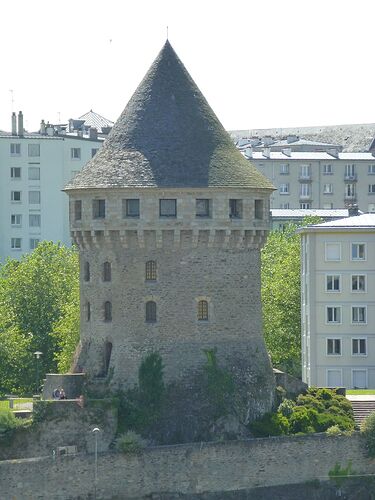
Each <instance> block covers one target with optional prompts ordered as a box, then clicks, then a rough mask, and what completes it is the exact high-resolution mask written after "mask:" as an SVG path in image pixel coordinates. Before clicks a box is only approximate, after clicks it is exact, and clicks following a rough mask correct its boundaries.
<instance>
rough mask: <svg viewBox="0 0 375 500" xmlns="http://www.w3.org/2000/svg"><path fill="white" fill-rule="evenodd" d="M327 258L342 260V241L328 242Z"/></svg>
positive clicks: (328, 259) (326, 246)
mask: <svg viewBox="0 0 375 500" xmlns="http://www.w3.org/2000/svg"><path fill="white" fill-rule="evenodd" d="M325 260H327V261H339V260H341V243H336V242H332V243H331V242H329V243H328V242H326V244H325Z"/></svg>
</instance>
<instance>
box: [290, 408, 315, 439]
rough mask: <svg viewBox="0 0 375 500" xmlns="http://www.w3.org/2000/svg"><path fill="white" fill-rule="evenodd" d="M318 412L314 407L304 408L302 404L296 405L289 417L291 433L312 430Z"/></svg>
mask: <svg viewBox="0 0 375 500" xmlns="http://www.w3.org/2000/svg"><path fill="white" fill-rule="evenodd" d="M317 415H318V412H317V411H316V410H315V409H314V408H305V407H304V406H296V407H295V408H294V409H293V412H292V414H291V416H290V418H289V423H290V426H291V431H292V432H293V433H297V432H302V433H307V432H314V430H315V427H314V425H315V422H316V418H317Z"/></svg>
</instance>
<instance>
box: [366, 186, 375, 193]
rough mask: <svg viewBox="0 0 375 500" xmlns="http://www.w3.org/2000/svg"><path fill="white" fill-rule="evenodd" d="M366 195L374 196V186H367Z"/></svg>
mask: <svg viewBox="0 0 375 500" xmlns="http://www.w3.org/2000/svg"><path fill="white" fill-rule="evenodd" d="M368 194H375V184H369V185H368Z"/></svg>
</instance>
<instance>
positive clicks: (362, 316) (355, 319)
mask: <svg viewBox="0 0 375 500" xmlns="http://www.w3.org/2000/svg"><path fill="white" fill-rule="evenodd" d="M366 309H367V308H366V306H352V323H353V324H365V323H367V318H366V316H367V314H366V313H367V311H366Z"/></svg>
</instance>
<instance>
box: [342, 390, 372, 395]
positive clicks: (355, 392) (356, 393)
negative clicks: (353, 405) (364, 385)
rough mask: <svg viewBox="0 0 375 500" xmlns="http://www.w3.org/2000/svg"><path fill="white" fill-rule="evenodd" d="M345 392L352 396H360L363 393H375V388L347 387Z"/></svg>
mask: <svg viewBox="0 0 375 500" xmlns="http://www.w3.org/2000/svg"><path fill="white" fill-rule="evenodd" d="M346 394H352V395H353V396H362V395H365V394H374V395H375V389H348V390H347V391H346Z"/></svg>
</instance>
